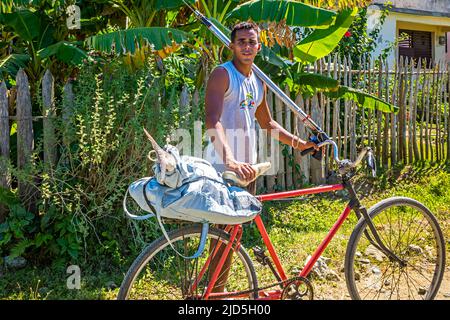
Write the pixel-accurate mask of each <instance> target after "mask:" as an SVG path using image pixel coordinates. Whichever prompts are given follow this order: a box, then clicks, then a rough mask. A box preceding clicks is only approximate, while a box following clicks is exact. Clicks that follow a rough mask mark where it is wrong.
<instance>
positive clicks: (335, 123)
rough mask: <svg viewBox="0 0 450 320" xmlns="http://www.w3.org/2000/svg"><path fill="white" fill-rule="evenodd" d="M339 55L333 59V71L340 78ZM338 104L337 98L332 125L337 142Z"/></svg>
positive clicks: (334, 104)
mask: <svg viewBox="0 0 450 320" xmlns="http://www.w3.org/2000/svg"><path fill="white" fill-rule="evenodd" d="M337 59H338V56H337V54H335V55H334V60H333V67H334V72H333V78H334V79H336V80H338V79H339V78H338V71H337V68H338V60H337ZM338 104H339V99H337V100H335V101H334V103H333V126H332V137H333V139H334V141H335V142H336V143H337V142H338V139H337V137H338V124H339V113H338V112H337V109H338V107H337V106H338Z"/></svg>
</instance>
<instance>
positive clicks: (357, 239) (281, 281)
mask: <svg viewBox="0 0 450 320" xmlns="http://www.w3.org/2000/svg"><path fill="white" fill-rule="evenodd" d="M327 144H328V145H332V146H333V147H334V159H335V160H336V162H337V164H338V167H339V173H340V176H341V179H342V183H340V184H335V185H326V186H319V187H314V188H308V189H301V190H294V191H287V192H279V193H273V194H264V195H259V196H258V198H259V199H260V200H261V201H273V200H277V199H285V198H295V197H298V196H303V195H309V194H318V193H324V192H332V191H337V190H346V191H347V192H348V195H349V197H350V201H349V202H348V204H347V206H346V207H345V209H344V210H343V212H342V213H341V215H340V216H339V217H338V219H337V221H336V223H335V224H334V226H333V227H332V228H331V230H330V231H329V233H328V235H327V236H326V237H325V239H323V241H322V242H321V244H320V245H319V247H318V248H317V249H316V251H315V252H314V254H313V255H312V257H311V259H309V260H308V262H307V263H306V265H304V266H303V268H302V269H301V270H300V271H298V272H297V274H295V275H294V276H291V277H289V276H288V273H287V272H286V269H285V268H283V265H282V262H281V261H280V258H279V256H278V254H277V252H276V250H275V248H274V246H273V244H272V242H271V240H270V238H269V236H268V233H267V231H266V228H265V226H264V223H263V221H262V219H261V217H260V216H259V215H258V216H256V218H255V219H254V222H255V224H256V226H257V228H258V230H259V233H260V235H261V237H262V240H263V242H264V244H265V247H266V248H267V251H268V253H269V254H268V255H267V254H266V253H265V250H263V249H261V248H259V247H255V248H253V250H252V251H253V252H252V253H253V258H254V259H255V260H256V261H258V263H260V264H262V265H264V266H265V267H267V269H268V270H270V272H271V273H272V274H273V276H274V281H273V282H272V283H270V284H269V285H264V286H261V287H260V286H259V285H258V279H257V273H256V271H255V266H254V264H253V262H252V259H251V258H250V255H249V253H248V252H247V250H246V249H245V248H244V246H243V245H242V243H241V238H242V230H243V229H242V226H241V225H233V226H227V227H226V228H225V230H222V229H218V228H210V231H209V233H208V244H207V246H206V248H212V249H210V250H205V251H204V252H203V255H202V256H201V257H199V258H197V259H194V260H186V259H183V258H182V257H180V256H179V255H177V254H176V253H175V252H174V250H173V249H172V248H171V246H170V245H169V242H168V241H167V239H166V238H165V237H161V238H159V239H157V240H155V241H154V242H152V243H151V244H150V245H148V246H147V247H146V248H145V249H144V250H143V252H142V253H141V254H140V255H139V256H138V257H137V258H136V260H135V261H134V263H133V264H132V266H131V267H130V269H129V271H128V273H127V274H126V276H125V278H124V280H123V283H122V285H121V287H120V290H119V294H118V299H159V300H161V299H171V300H173V299H249V298H250V299H266V300H268V299H291V300H302V299H303V300H306V299H313V297H314V293H313V286H312V284H311V281H310V280H309V278H308V275H309V274H310V271H311V270H312V268H313V266H314V264H315V263H316V261H317V260H318V259H319V257H320V256H321V254H322V253H323V251H324V250H325V248H326V247H327V245H328V244H329V242H330V241H331V240H332V238H333V237H334V235H335V234H336V232H337V231H338V230H339V228H340V227H341V225H342V224H343V222H344V221H345V220H346V219H347V217H348V216H349V214H350V212H351V211H354V212H355V214H356V216H357V218H358V222H357V224H356V226H355V228H354V230H353V232H352V234H351V236H350V238H349V240H348V245H347V250H346V255H345V264H344V269H345V280H346V284H347V288H348V291H349V293H350V296H351V298H352V299H387V300H390V299H408V300H411V299H425V300H428V299H433V298H434V297H435V296H436V294H437V292H438V290H439V287H440V284H441V281H442V277H443V274H444V269H445V241H444V237H443V235H442V231H441V229H440V227H439V224H438V222H437V220H436V218H435V217H434V216H433V214H432V213H431V212H430V210H429V209H428V208H426V207H425V206H424V205H423V204H421V203H420V202H418V201H416V200H413V199H410V198H405V197H393V198H389V199H386V200H383V201H381V202H379V203H377V204H375V205H374V206H373V207H371V208H370V209H369V210H367V209H366V208H365V207H364V206H362V205H361V203H360V201H359V199H358V197H357V195H356V192H355V190H354V187H353V185H352V182H351V178H352V177H353V176H354V174H355V170H356V167H357V166H358V165H359V163H360V162H361V161H362V160H363V159H364V158H366V157H367V159H368V160H370V161H372V162H373V155H372V152H371V150H370V149H369V148H366V149H364V150H363V151H362V152H361V153H360V155H359V156H358V158H357V160H356V161H355V162H351V161H349V160H339V158H338V153H337V146H336V144H335V143H334V142H333V141H332V140H327V141H325V142H323V143H320V144H319V146H321V147H322V146H325V145H327ZM200 233H201V226H200V225H189V226H185V227H181V228H179V229H177V230H174V231H171V232H169V238H170V240H171V243H172V245H173V246H174V247H175V248H176V249H177V250H178V251H179V252H182V253H184V255H185V256H188V255H190V254H192V253H193V252H195V250H196V249H197V247H198V243H199V239H200ZM211 242H212V243H213V245H212V246H211V247H210V246H209V243H211ZM220 247H221V249H220V252H221V255H220V258H219V257H218V258H217V259H219V263H218V264H217V267H216V268H214V269H213V268H212V267H211V261H212V259H214V257H216V255H217V254H218V252H219V248H220ZM231 250H232V251H233V260H232V263H231V265H230V266H229V267H228V268H224V267H223V266H224V263H225V260H226V257H227V255H228V254H229V252H230V251H231ZM225 279H226V281H225ZM217 287H222V288H223V287H224V288H225V289H223V290H221V291H220V292H217V291H218V290H217Z"/></svg>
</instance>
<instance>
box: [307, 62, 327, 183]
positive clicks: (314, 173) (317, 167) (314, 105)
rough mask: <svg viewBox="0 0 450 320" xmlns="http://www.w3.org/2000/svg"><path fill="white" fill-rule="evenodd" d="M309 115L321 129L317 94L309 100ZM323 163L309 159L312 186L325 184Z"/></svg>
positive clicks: (320, 112) (321, 123) (321, 122)
mask: <svg viewBox="0 0 450 320" xmlns="http://www.w3.org/2000/svg"><path fill="white" fill-rule="evenodd" d="M317 72H318V65H317V63H315V64H314V73H317ZM310 115H311V118H312V120H313V121H314V122H315V123H317V125H318V126H319V127H323V119H322V108H321V105H320V99H319V96H318V95H317V94H315V95H314V96H313V97H312V99H311V109H310ZM322 163H323V161H317V160H316V159H315V158H311V182H312V183H314V184H323V183H325V180H324V178H325V176H324V168H323V165H322Z"/></svg>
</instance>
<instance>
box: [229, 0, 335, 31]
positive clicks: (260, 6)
mask: <svg viewBox="0 0 450 320" xmlns="http://www.w3.org/2000/svg"><path fill="white" fill-rule="evenodd" d="M230 18H236V19H239V20H248V19H249V18H251V19H252V20H253V21H256V22H261V21H275V22H279V21H281V20H286V24H287V25H289V26H300V27H308V28H328V27H329V26H330V25H332V24H333V23H334V20H335V18H336V12H334V11H330V10H325V9H321V8H317V7H314V6H311V5H308V4H304V3H301V2H296V1H288V0H282V1H275V0H256V1H248V2H245V3H243V4H241V5H239V6H237V7H236V8H234V9H233V10H232V11H231V12H230V13H229V14H228V15H227V16H226V19H230Z"/></svg>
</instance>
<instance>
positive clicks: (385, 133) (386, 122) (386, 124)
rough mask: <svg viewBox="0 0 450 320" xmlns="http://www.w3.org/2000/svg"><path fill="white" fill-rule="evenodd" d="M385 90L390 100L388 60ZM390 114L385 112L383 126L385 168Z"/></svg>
mask: <svg viewBox="0 0 450 320" xmlns="http://www.w3.org/2000/svg"><path fill="white" fill-rule="evenodd" d="M384 69H385V71H384V76H385V79H384V90H385V97H386V98H385V99H386V101H389V97H390V94H389V63H388V62H387V60H384ZM389 118H390V116H389V114H384V127H383V146H382V149H383V152H382V164H383V167H384V168H385V169H387V168H388V167H389V144H388V141H389Z"/></svg>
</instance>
